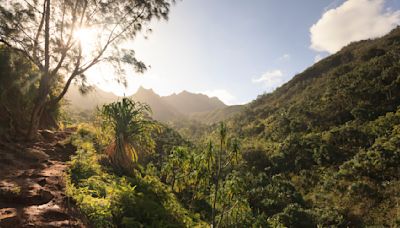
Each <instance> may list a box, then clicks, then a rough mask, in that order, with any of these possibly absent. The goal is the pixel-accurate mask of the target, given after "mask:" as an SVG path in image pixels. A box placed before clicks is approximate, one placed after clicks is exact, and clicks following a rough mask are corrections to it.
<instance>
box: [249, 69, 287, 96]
mask: <svg viewBox="0 0 400 228" xmlns="http://www.w3.org/2000/svg"><path fill="white" fill-rule="evenodd" d="M252 82H253V83H264V85H265V87H266V88H267V89H268V90H269V91H272V90H273V89H275V88H276V87H278V86H280V85H282V83H284V78H283V73H282V71H281V70H272V71H267V72H265V73H264V74H262V75H261V76H260V77H259V78H255V79H254V78H253V79H252Z"/></svg>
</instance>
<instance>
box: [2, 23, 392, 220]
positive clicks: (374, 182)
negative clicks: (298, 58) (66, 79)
mask: <svg viewBox="0 0 400 228" xmlns="http://www.w3.org/2000/svg"><path fill="white" fill-rule="evenodd" d="M0 51H1V52H0V58H1V59H2V61H0V63H1V65H0V67H1V71H0V72H1V78H0V81H1V83H0V86H5V88H1V90H0V92H1V93H2V96H1V99H0V101H1V105H2V107H1V109H0V121H2V124H1V127H2V129H0V130H1V131H2V132H3V135H6V134H7V135H9V134H15V131H16V130H15V129H17V128H18V127H17V126H16V125H15V123H14V122H12V121H11V122H10V121H9V119H10V118H11V119H12V117H13V115H14V114H10V113H14V112H15V113H19V112H21V110H13V109H12V107H15V108H29V107H30V106H29V104H31V101H30V100H29V98H30V95H29V94H30V93H32V91H33V92H34V91H35V88H36V87H35V80H34V79H35V70H34V68H33V67H32V66H31V65H30V64H29V62H27V61H26V60H23V59H18V56H17V57H15V56H14V54H12V52H10V50H9V49H4V48H2V49H1V50H0ZM18 61H22V62H18ZM16 64H18V65H20V66H23V67H21V68H15V67H12V66H15V65H16ZM21 71H23V72H21ZM4 72H9V73H4ZM9 77H11V78H12V80H11V79H10V78H9ZM4 82H10V83H9V84H6V83H4ZM28 82H31V83H28ZM22 85H23V86H22ZM15 86H17V88H18V89H15V88H16V87H15ZM20 88H24V90H21V89H20ZM11 96H13V97H15V102H13V104H9V103H7V102H8V101H9V98H10V97H11ZM17 102H19V103H18V104H22V103H23V104H24V105H16V104H17ZM13 105H15V106H13ZM149 111H150V110H149V109H148V107H147V106H146V105H145V104H142V103H139V102H135V101H133V100H131V99H127V98H124V99H122V100H120V101H118V102H114V103H111V104H108V105H105V106H103V107H102V108H100V110H99V112H98V116H97V117H96V118H95V119H93V121H92V122H91V123H89V124H81V125H79V127H78V129H77V130H76V132H75V133H74V134H73V136H72V137H71V138H70V139H69V141H67V142H64V143H66V144H72V145H74V146H75V147H76V150H77V152H76V155H75V156H74V157H72V159H71V161H70V168H69V170H68V175H67V178H66V179H67V195H68V196H69V197H70V198H72V199H73V202H75V203H76V204H77V206H78V207H79V209H80V210H81V211H82V212H83V214H85V215H86V217H87V218H88V219H89V220H90V222H91V223H92V224H93V226H95V227H207V226H210V225H213V227H365V226H392V227H396V226H400V206H399V201H400V179H399V178H400V29H399V28H398V29H395V30H393V31H392V32H391V33H390V34H388V35H387V36H385V37H383V38H380V39H376V40H367V41H361V42H357V43H353V44H351V45H349V46H347V47H345V48H343V49H342V50H341V51H340V52H338V53H337V54H334V55H332V56H330V57H328V58H326V59H324V60H322V61H320V62H318V63H316V64H315V65H314V66H312V67H310V68H309V69H307V70H306V71H304V72H303V73H301V74H299V75H297V76H295V77H294V78H293V79H292V80H291V81H289V82H288V83H286V84H285V85H283V86H282V87H280V88H278V89H277V90H276V91H274V92H273V93H270V94H264V95H261V96H260V97H259V98H258V99H256V100H255V101H253V102H251V103H250V104H248V105H246V107H244V110H243V111H242V112H241V113H240V114H239V115H237V116H235V117H232V118H231V119H230V120H228V121H227V122H226V123H220V124H215V125H213V126H211V127H210V126H207V127H204V128H203V126H202V129H201V130H200V131H199V132H196V134H192V136H194V135H195V136H196V137H197V138H196V139H195V140H192V141H189V140H187V139H184V138H183V137H182V136H181V135H180V134H179V133H177V132H176V131H175V130H174V129H171V128H169V127H167V126H165V125H163V124H161V123H159V122H156V121H154V120H151V119H150V118H149V115H148V113H149ZM21 119H23V118H22V117H21ZM6 123H10V125H8V124H6ZM21 123H23V121H21ZM190 128H195V126H193V125H192V126H190ZM190 128H187V129H190ZM187 129H186V130H187Z"/></svg>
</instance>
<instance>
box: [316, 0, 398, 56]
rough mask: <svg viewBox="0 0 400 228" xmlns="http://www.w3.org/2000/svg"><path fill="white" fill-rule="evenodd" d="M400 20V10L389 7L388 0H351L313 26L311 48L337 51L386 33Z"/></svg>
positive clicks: (326, 13)
mask: <svg viewBox="0 0 400 228" xmlns="http://www.w3.org/2000/svg"><path fill="white" fill-rule="evenodd" d="M398 24H400V10H398V11H392V10H390V9H385V0H347V1H346V2H344V3H343V4H342V5H340V6H339V7H337V8H335V9H330V10H328V11H326V12H325V13H324V14H323V15H322V17H321V19H319V21H318V22H317V23H315V24H314V25H313V26H312V27H311V28H310V32H311V48H312V49H314V50H316V51H327V52H329V53H335V52H337V51H339V50H340V49H341V48H342V47H343V46H345V45H347V44H349V43H351V42H353V41H358V40H363V39H369V38H376V37H380V36H382V35H385V34H386V33H388V32H389V31H390V30H392V29H393V28H394V27H396V25H398Z"/></svg>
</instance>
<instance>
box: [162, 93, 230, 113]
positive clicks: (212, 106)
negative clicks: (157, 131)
mask: <svg viewBox="0 0 400 228" xmlns="http://www.w3.org/2000/svg"><path fill="white" fill-rule="evenodd" d="M162 99H163V100H164V101H165V102H166V103H167V104H169V105H171V106H172V107H174V108H175V109H176V110H177V111H178V112H180V113H183V114H185V115H190V114H193V113H198V112H210V111H214V110H217V109H223V108H225V107H227V105H226V104H224V103H223V102H222V101H220V100H219V99H218V98H216V97H211V98H210V97H208V96H207V95H204V94H200V93H198V94H195V93H190V92H187V91H182V92H181V93H178V94H175V93H174V94H172V95H169V96H165V97H162Z"/></svg>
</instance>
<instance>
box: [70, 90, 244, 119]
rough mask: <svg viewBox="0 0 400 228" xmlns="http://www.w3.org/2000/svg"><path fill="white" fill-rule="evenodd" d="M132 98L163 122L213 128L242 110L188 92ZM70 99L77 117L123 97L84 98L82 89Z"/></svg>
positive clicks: (91, 94) (95, 92) (148, 92)
mask: <svg viewBox="0 0 400 228" xmlns="http://www.w3.org/2000/svg"><path fill="white" fill-rule="evenodd" d="M131 97H132V98H133V99H134V100H135V101H140V102H144V103H146V104H148V105H149V106H150V107H151V109H152V112H153V116H152V117H153V118H154V119H156V120H159V121H163V122H170V121H177V120H186V121H190V120H195V121H199V122H201V123H205V124H212V123H216V122H218V121H221V120H224V119H227V118H229V117H231V116H233V115H234V114H236V113H237V112H239V111H240V110H241V106H240V105H235V106H228V105H226V104H224V103H223V102H222V101H220V100H219V99H218V98H216V97H212V98H210V97H208V96H206V95H204V94H195V93H190V92H187V91H183V92H181V93H179V94H175V93H174V94H172V95H169V96H160V95H158V94H156V93H155V92H154V91H153V90H152V89H145V88H143V87H140V88H139V89H138V91H137V92H136V93H135V94H134V95H132V96H131ZM66 99H67V101H68V103H69V108H68V109H69V110H71V111H74V112H76V113H79V112H86V113H87V112H92V111H93V110H94V109H95V108H96V107H97V106H101V105H103V104H107V103H110V102H113V101H116V100H118V99H119V97H118V96H116V95H114V94H113V93H107V92H104V91H102V90H100V89H95V90H93V91H91V92H89V93H87V94H85V95H82V94H81V93H80V91H79V87H78V86H71V89H70V90H69V92H68V93H67V95H66Z"/></svg>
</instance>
